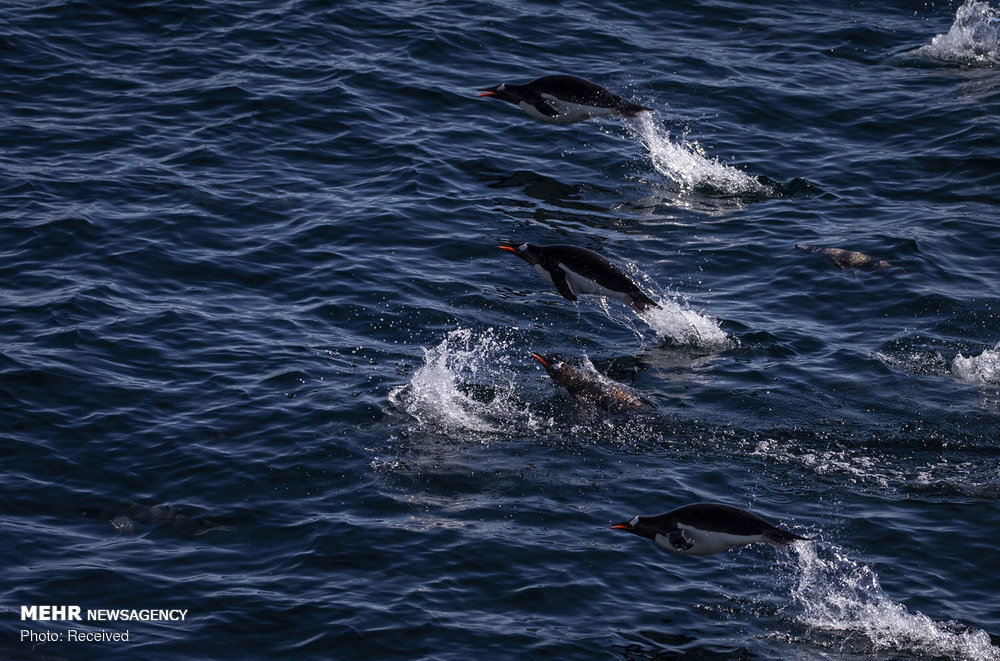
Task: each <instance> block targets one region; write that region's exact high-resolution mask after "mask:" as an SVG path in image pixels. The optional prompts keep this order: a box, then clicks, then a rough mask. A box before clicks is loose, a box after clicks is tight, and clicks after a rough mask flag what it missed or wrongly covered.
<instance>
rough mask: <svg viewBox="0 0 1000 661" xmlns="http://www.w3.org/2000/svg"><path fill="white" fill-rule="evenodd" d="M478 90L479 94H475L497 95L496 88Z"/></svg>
mask: <svg viewBox="0 0 1000 661" xmlns="http://www.w3.org/2000/svg"><path fill="white" fill-rule="evenodd" d="M478 91H479V94H477V95H476V96H496V95H497V92H496V90H478Z"/></svg>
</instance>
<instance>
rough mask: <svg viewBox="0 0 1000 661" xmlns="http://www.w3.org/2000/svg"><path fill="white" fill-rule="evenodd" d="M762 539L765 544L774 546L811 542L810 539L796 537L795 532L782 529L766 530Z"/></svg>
mask: <svg viewBox="0 0 1000 661" xmlns="http://www.w3.org/2000/svg"><path fill="white" fill-rule="evenodd" d="M762 537H763V538H764V541H765V542H767V543H768V544H774V545H775V546H788V545H789V544H791V543H792V542H794V541H798V540H803V541H808V540H809V538H808V537H803V536H802V535H796V534H795V533H793V532H788V531H787V530H782V529H781V528H771V529H770V530H765V531H764V534H763V535H762Z"/></svg>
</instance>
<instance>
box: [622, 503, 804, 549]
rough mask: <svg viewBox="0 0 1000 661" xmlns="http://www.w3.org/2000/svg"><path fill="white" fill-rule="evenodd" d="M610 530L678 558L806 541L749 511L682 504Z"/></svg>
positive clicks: (704, 504)
mask: <svg viewBox="0 0 1000 661" xmlns="http://www.w3.org/2000/svg"><path fill="white" fill-rule="evenodd" d="M611 527H612V528H613V529H615V530H625V531H627V532H630V533H632V534H634V535H639V536H640V537H645V538H647V539H651V540H653V541H654V542H656V543H657V544H658V545H659V546H662V547H663V548H665V549H667V550H668V551H670V552H672V553H678V554H680V555H710V554H712V553H719V552H721V551H726V550H728V549H731V548H733V547H734V546H742V545H744V544H752V543H754V542H765V543H768V544H773V545H775V546H788V545H789V544H791V543H792V542H794V541H797V540H807V539H808V538H807V537H802V536H801V535H796V534H795V533H793V532H789V531H787V530H782V529H781V528H778V527H777V526H774V525H772V524H770V523H768V522H767V521H765V520H764V519H762V518H760V517H759V516H757V515H756V514H753V513H752V512H748V511H746V510H741V509H739V508H738V507H732V506H730V505H720V504H715V503H698V504H696V505H685V506H684V507H679V508H677V509H675V510H673V511H670V512H667V513H666V514H660V515H657V516H634V517H632V518H631V519H629V520H628V521H623V522H622V523H616V524H614V525H612V526H611Z"/></svg>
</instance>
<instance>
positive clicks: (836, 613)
mask: <svg viewBox="0 0 1000 661" xmlns="http://www.w3.org/2000/svg"><path fill="white" fill-rule="evenodd" d="M791 548H792V549H793V551H794V552H795V554H796V555H797V569H798V577H797V580H798V583H797V584H796V585H795V586H794V587H793V588H792V597H793V598H794V600H795V601H796V603H798V604H799V605H800V606H801V607H802V609H803V613H802V615H801V616H800V618H801V621H802V623H803V624H804V625H806V626H807V627H809V628H810V629H812V630H819V631H821V632H824V633H834V634H844V635H846V636H847V637H848V640H849V641H851V642H852V643H855V644H856V643H857V642H858V640H857V639H858V638H859V637H863V639H864V641H867V645H868V646H869V647H870V648H871V650H866V651H891V652H894V653H904V654H915V655H920V656H929V657H947V658H951V659H968V660H971V661H998V660H1000V648H997V647H994V646H993V644H992V642H991V641H990V637H989V635H988V634H987V633H986V632H985V631H981V630H972V629H969V628H968V627H966V626H964V625H962V624H959V623H957V622H945V623H941V622H935V621H934V620H932V619H931V618H929V617H927V616H926V615H924V614H922V613H911V612H910V611H909V610H907V608H906V607H905V606H903V605H902V604H899V603H896V602H895V601H893V600H892V599H891V598H890V597H889V596H888V595H887V594H886V593H885V591H884V590H883V589H882V587H881V586H880V585H879V580H878V576H877V575H876V573H875V572H874V571H873V570H872V569H871V568H870V567H867V566H865V565H861V564H858V563H856V562H854V561H853V560H850V559H849V558H848V557H847V556H846V554H845V553H844V552H843V550H842V549H839V548H837V547H835V546H830V547H825V548H824V549H822V554H823V556H824V557H820V553H819V552H818V551H817V546H816V544H814V543H807V544H802V543H800V544H793V545H792V547H791Z"/></svg>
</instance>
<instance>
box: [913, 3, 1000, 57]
mask: <svg viewBox="0 0 1000 661" xmlns="http://www.w3.org/2000/svg"><path fill="white" fill-rule="evenodd" d="M913 54H915V55H917V56H920V57H927V58H931V59H934V60H938V61H940V62H949V63H955V64H962V65H966V66H997V65H1000V11H998V10H997V9H995V8H994V7H991V6H990V5H989V3H986V2H980V1H979V0H966V1H965V4H963V5H962V6H961V7H959V8H958V11H957V12H955V22H954V23H952V25H951V28H950V29H949V30H948V32H947V33H945V34H939V35H937V36H936V37H934V38H933V39H932V40H931V43H929V44H927V45H926V46H921V47H920V48H918V49H916V50H915V51H913Z"/></svg>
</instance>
